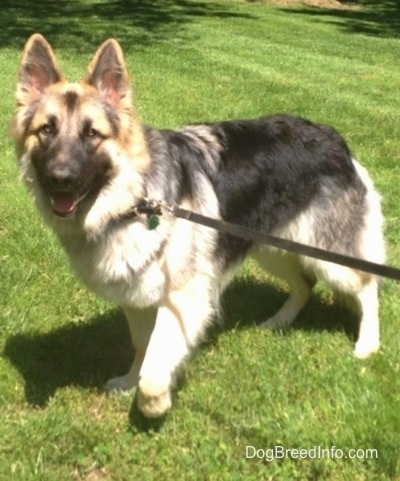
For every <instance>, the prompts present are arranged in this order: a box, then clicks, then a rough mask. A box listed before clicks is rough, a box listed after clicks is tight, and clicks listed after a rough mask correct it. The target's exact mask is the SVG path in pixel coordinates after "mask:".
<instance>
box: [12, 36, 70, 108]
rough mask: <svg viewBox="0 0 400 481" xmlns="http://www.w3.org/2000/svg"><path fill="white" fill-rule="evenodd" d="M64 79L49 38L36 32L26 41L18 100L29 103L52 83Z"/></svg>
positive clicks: (19, 78)
mask: <svg viewBox="0 0 400 481" xmlns="http://www.w3.org/2000/svg"><path fill="white" fill-rule="evenodd" d="M61 80H63V76H62V74H61V72H60V70H59V68H58V66H57V62H56V59H55V56H54V53H53V51H52V49H51V47H50V44H49V43H48V42H47V40H46V39H45V38H44V37H42V35H40V34H38V33H35V34H34V35H32V36H31V37H30V38H29V39H28V41H27V42H26V45H25V48H24V52H23V54H22V60H21V65H20V69H19V75H18V87H17V101H18V103H19V104H20V105H27V104H29V103H31V102H33V101H35V100H36V99H37V98H38V97H40V95H41V94H42V93H43V91H44V90H45V89H46V88H47V87H49V86H50V85H52V84H54V83H57V82H60V81H61Z"/></svg>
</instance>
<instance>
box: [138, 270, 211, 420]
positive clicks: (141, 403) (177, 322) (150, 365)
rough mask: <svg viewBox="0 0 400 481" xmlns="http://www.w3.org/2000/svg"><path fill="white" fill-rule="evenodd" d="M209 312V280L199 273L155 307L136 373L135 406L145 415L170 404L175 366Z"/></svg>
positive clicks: (160, 412) (155, 414)
mask: <svg viewBox="0 0 400 481" xmlns="http://www.w3.org/2000/svg"><path fill="white" fill-rule="evenodd" d="M212 314H213V309H212V307H211V304H210V299H209V280H208V279H207V278H202V277H201V276H199V277H196V278H194V279H193V280H192V281H190V282H188V283H187V284H186V285H185V286H184V287H182V288H181V289H179V290H175V291H173V292H170V293H169V294H168V296H167V298H166V300H165V302H164V303H163V305H161V306H160V307H159V309H158V313H157V318H156V323H155V327H154V330H153V333H152V335H151V338H150V342H149V345H148V348H147V351H146V355H145V358H144V361H143V365H142V368H141V370H140V374H139V384H138V396H137V398H138V407H139V409H140V411H142V413H143V414H144V415H145V416H146V417H150V418H157V417H161V416H163V415H164V414H165V413H166V412H167V411H168V409H169V408H170V407H171V388H172V387H173V381H174V375H175V374H176V370H177V368H178V367H179V366H180V364H181V363H182V361H183V360H184V359H185V358H186V357H187V356H188V355H189V354H190V352H191V350H192V348H193V347H194V345H195V344H196V341H197V340H198V338H199V336H200V335H201V334H202V333H203V332H204V328H205V327H206V325H207V323H208V321H209V319H210V317H211V316H212Z"/></svg>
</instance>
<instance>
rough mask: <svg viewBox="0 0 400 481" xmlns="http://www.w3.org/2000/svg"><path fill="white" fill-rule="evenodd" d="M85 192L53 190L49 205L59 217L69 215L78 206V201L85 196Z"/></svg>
mask: <svg viewBox="0 0 400 481" xmlns="http://www.w3.org/2000/svg"><path fill="white" fill-rule="evenodd" d="M86 195H87V192H85V193H84V194H83V195H81V194H80V193H79V192H62V191H61V192H54V193H52V194H51V196H50V199H51V206H52V208H53V212H54V214H56V215H57V216H59V217H71V216H72V215H73V214H74V213H75V212H76V209H77V208H78V205H79V203H80V202H81V201H82V200H83V199H84V198H85V197H86Z"/></svg>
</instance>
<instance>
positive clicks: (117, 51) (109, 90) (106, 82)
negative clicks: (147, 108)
mask: <svg viewBox="0 0 400 481" xmlns="http://www.w3.org/2000/svg"><path fill="white" fill-rule="evenodd" d="M85 82H86V83H87V84H89V85H92V86H93V87H95V88H96V89H97V90H98V91H99V92H100V94H101V95H102V96H103V97H104V98H105V99H106V100H107V102H109V103H110V104H112V105H118V104H119V103H120V102H121V101H122V100H123V101H124V102H129V103H130V100H131V99H130V96H131V87H130V80H129V75H128V71H127V69H126V65H125V59H124V54H123V52H122V49H121V47H120V45H119V43H118V42H117V41H116V40H114V39H109V40H107V41H106V42H104V43H103V44H102V45H101V46H100V48H99V49H98V50H97V52H96V54H95V56H94V58H93V60H92V62H91V63H90V64H89V67H88V70H87V73H86V77H85Z"/></svg>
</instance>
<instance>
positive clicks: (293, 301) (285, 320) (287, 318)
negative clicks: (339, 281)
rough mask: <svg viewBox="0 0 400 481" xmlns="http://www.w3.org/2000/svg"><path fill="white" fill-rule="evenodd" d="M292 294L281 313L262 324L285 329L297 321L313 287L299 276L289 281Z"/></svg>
mask: <svg viewBox="0 0 400 481" xmlns="http://www.w3.org/2000/svg"><path fill="white" fill-rule="evenodd" d="M288 283H289V286H290V294H289V297H288V299H287V300H286V302H285V303H284V304H283V306H282V307H281V308H280V309H279V311H278V312H277V313H276V314H274V315H273V316H272V317H270V318H269V319H267V320H266V321H265V322H263V323H262V324H261V327H266V328H269V329H275V330H277V329H285V328H287V327H289V326H290V325H291V324H292V322H293V321H294V320H295V319H296V317H297V315H298V314H299V312H300V311H301V310H302V309H303V307H304V306H305V305H306V303H307V301H308V299H309V298H310V295H311V291H312V287H313V285H312V284H311V283H310V282H308V279H305V278H303V276H301V275H299V276H296V277H295V278H292V279H291V280H289V281H288Z"/></svg>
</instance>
